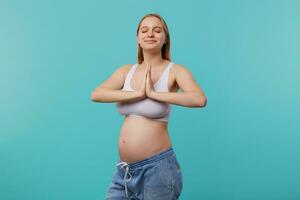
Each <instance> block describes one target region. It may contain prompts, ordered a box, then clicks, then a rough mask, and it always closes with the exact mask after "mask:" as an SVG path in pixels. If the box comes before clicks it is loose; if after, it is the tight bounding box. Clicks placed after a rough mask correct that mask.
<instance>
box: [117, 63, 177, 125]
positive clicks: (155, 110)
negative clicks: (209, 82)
mask: <svg viewBox="0 0 300 200" xmlns="http://www.w3.org/2000/svg"><path fill="white" fill-rule="evenodd" d="M173 64H174V63H172V62H170V63H169V64H168V66H167V67H166V69H165V70H164V72H163V73H162V75H161V76H160V78H159V79H158V81H157V82H156V83H154V85H153V88H154V91H157V92H169V89H168V80H169V74H170V73H169V72H170V69H171V68H172V66H173ZM137 67H138V64H134V65H133V66H132V67H131V68H130V70H129V71H128V73H127V75H126V79H125V82H124V86H123V88H122V90H125V91H134V89H132V88H131V86H130V82H131V79H132V76H133V73H134V72H135V70H136V68H137ZM116 106H117V110H118V112H119V113H120V114H121V115H125V116H130V115H134V116H140V117H146V118H150V119H153V120H159V121H164V122H167V121H168V120H169V117H170V113H171V105H170V104H168V103H165V102H160V101H156V100H153V99H150V98H147V97H146V98H145V99H143V100H140V101H135V102H131V103H128V102H127V103H120V102H119V103H117V104H116Z"/></svg>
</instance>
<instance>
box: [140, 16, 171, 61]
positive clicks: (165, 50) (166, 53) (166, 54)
mask: <svg viewBox="0 0 300 200" xmlns="http://www.w3.org/2000/svg"><path fill="white" fill-rule="evenodd" d="M146 17H156V18H158V19H159V20H160V21H161V23H162V24H163V29H164V32H165V35H166V43H164V45H163V46H162V48H161V56H162V58H163V59H166V60H169V61H171V57H170V45H171V44H170V33H169V29H168V26H167V23H166V22H165V20H164V19H163V18H162V17H161V16H160V15H159V14H156V13H149V14H147V15H145V16H144V17H142V19H141V20H140V22H139V24H138V28H137V31H136V35H137V36H138V33H139V30H140V26H141V23H142V21H143V20H144V19H145V18H146ZM143 61H144V55H143V49H142V47H141V46H140V45H139V44H138V63H139V64H141V63H142V62H143Z"/></svg>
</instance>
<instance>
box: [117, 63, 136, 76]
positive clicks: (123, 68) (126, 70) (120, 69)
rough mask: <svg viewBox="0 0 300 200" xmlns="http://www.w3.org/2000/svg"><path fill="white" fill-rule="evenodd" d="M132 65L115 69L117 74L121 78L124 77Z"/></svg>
mask: <svg viewBox="0 0 300 200" xmlns="http://www.w3.org/2000/svg"><path fill="white" fill-rule="evenodd" d="M132 65H133V64H124V65H122V66H120V67H118V68H117V70H116V71H117V72H118V73H120V74H121V75H122V76H124V77H125V75H126V74H127V72H128V71H129V70H130V68H131V67H132Z"/></svg>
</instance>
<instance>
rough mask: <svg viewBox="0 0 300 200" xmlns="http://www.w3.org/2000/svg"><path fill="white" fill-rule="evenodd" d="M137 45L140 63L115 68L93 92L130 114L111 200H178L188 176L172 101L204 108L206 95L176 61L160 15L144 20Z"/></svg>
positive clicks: (98, 99) (96, 99)
mask: <svg viewBox="0 0 300 200" xmlns="http://www.w3.org/2000/svg"><path fill="white" fill-rule="evenodd" d="M137 43H138V62H137V63H136V64H133V65H132V64H126V65H124V66H121V67H119V68H118V69H116V70H115V72H114V73H113V74H112V75H111V77H109V78H108V79H107V80H106V81H104V82H103V83H102V84H101V85H99V86H98V87H97V88H95V89H94V91H93V92H92V94H91V100H92V101H94V102H114V103H116V106H117V110H118V112H119V113H120V114H122V115H124V116H125V118H124V122H123V125H122V128H121V131H120V136H119V143H118V147H119V148H118V150H119V159H118V161H117V163H116V171H115V173H114V175H113V177H112V181H111V183H110V185H109V187H108V190H107V193H106V200H121V199H122V200H123V199H141V200H173V199H178V198H179V196H180V193H181V191H182V188H183V187H182V186H183V182H182V181H183V175H182V171H181V168H180V164H179V162H178V160H177V158H176V154H175V152H174V149H173V147H172V142H171V139H170V135H169V131H168V120H169V117H170V113H171V104H175V105H179V106H185V107H205V105H206V102H207V99H206V96H205V94H204V92H203V90H202V89H201V88H200V86H199V85H197V83H196V81H195V80H194V79H193V75H192V74H191V72H190V71H189V70H188V69H187V68H185V67H184V66H182V65H179V64H175V63H173V62H172V61H171V59H170V35H169V31H168V27H167V24H166V23H165V21H164V19H163V18H162V17H161V16H160V15H158V14H153V13H151V14H148V15H145V16H144V17H143V18H142V19H141V20H140V22H139V24H138V28H137ZM179 89H180V90H182V91H181V92H178V91H179ZM187 117H188V116H187Z"/></svg>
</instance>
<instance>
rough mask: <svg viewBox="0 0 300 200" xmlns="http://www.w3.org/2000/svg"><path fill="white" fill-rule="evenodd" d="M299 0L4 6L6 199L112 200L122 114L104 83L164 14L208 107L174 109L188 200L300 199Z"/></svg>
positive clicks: (0, 185) (0, 49)
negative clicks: (142, 26)
mask: <svg viewBox="0 0 300 200" xmlns="http://www.w3.org/2000/svg"><path fill="white" fill-rule="evenodd" d="M299 10H300V2H299V1H296V0H295V1H283V0H282V1H279V0H278V1H276V0H273V1H266V0H260V1H258V0H257V1H254V0H248V1H233V0H228V1H221V0H219V1H216V0H213V1H192V0H186V1H177V2H175V1H171V0H164V1H162V0H161V1H145V0H144V1H141V0H129V1H115V0H114V1H99V0H98V1H96V0H94V1H92V0H91V1H67V0H60V1H58V0H55V1H38V0H28V1H14V0H6V1H3V0H2V1H1V3H0V57H1V58H0V69H1V71H0V87H1V88H0V89H1V98H0V111H1V112H0V123H1V126H0V132H1V133H0V199H1V200H20V199H22V200H82V199H84V200H96V199H104V196H105V193H106V190H107V187H108V185H109V183H110V181H111V179H112V174H113V172H114V170H115V162H116V159H117V158H118V151H117V141H118V136H119V131H120V127H121V125H122V120H123V117H122V116H120V115H119V114H118V113H117V111H116V108H115V104H112V103H94V102H92V101H91V100H90V94H91V92H92V90H93V89H94V88H95V87H96V86H97V85H99V84H100V83H101V82H102V81H104V80H105V79H107V78H108V77H109V76H110V75H111V73H112V72H113V71H114V70H115V69H117V68H118V67H119V66H121V65H123V64H126V63H136V62H137V60H136V57H137V55H136V53H137V49H136V36H135V32H136V28H137V24H138V22H139V20H140V18H141V17H142V16H143V15H145V14H147V13H149V12H157V13H159V14H161V15H162V16H163V17H164V18H165V20H166V22H167V24H168V27H169V30H170V34H171V58H172V61H173V62H175V63H179V64H182V65H184V66H186V67H187V68H188V69H189V70H190V71H191V72H192V73H193V75H194V77H195V80H196V81H197V83H198V84H199V85H200V86H201V88H202V89H203V90H204V92H205V94H206V96H207V98H208V102H207V106H206V107H205V108H187V107H181V106H173V111H172V114H171V119H170V123H169V131H170V135H171V139H172V143H173V147H174V150H175V152H176V154H177V158H178V160H179V162H180V163H181V167H182V171H183V179H184V185H183V191H182V194H181V199H183V200H197V199H205V200H296V199H300V190H299V188H300V172H299V169H300V159H299V151H300V145H299V142H300V136H299V133H300V129H299V125H298V124H297V122H299V117H300V116H299V115H300V105H299V102H300V92H299V82H300V81H299V80H300V79H299V78H300V77H299V76H300V68H299V65H300V56H299V52H300V40H299V35H300V26H299V24H300V15H299Z"/></svg>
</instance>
